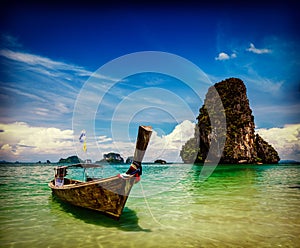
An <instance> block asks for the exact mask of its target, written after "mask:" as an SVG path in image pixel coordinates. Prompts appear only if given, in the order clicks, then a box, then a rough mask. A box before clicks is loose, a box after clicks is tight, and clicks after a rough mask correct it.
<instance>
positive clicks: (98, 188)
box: [49, 126, 152, 220]
mask: <svg viewBox="0 0 300 248" xmlns="http://www.w3.org/2000/svg"><path fill="white" fill-rule="evenodd" d="M151 133H152V128H151V127H150V126H140V127H139V131H138V137H137V141H136V149H135V152H134V159H133V163H132V164H131V166H130V168H129V169H128V171H127V172H126V173H123V174H119V175H116V176H112V177H109V178H103V179H91V178H89V179H88V180H87V181H79V180H73V179H69V178H66V175H67V169H68V168H69V166H59V167H56V168H55V178H54V179H53V180H52V181H51V182H49V187H50V188H51V189H52V192H53V194H54V195H55V196H57V197H58V198H59V199H61V200H62V201H65V202H68V203H70V204H73V205H75V206H80V207H84V208H89V209H93V210H97V211H99V212H101V213H103V214H105V215H107V216H109V217H111V218H113V219H116V220H119V218H120V216H121V214H122V211H123V208H124V206H125V204H126V201H127V198H128V196H129V193H130V191H131V188H132V186H133V185H134V184H135V183H136V182H138V181H139V180H140V175H141V174H142V165H141V162H142V160H143V157H144V154H145V151H146V149H147V146H148V143H149V140H150V136H151ZM97 166H99V165H95V164H76V165H73V167H81V168H83V169H86V168H91V167H97Z"/></svg>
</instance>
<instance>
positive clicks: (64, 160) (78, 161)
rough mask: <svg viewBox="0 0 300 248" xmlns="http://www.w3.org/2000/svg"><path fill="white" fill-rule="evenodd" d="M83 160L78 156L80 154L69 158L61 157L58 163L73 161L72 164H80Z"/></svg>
mask: <svg viewBox="0 0 300 248" xmlns="http://www.w3.org/2000/svg"><path fill="white" fill-rule="evenodd" d="M82 162H83V160H81V159H80V158H78V156H70V157H68V158H61V159H60V160H59V161H58V163H60V164H61V163H72V164H78V163H82Z"/></svg>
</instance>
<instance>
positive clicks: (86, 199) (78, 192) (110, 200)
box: [49, 176, 135, 220]
mask: <svg viewBox="0 0 300 248" xmlns="http://www.w3.org/2000/svg"><path fill="white" fill-rule="evenodd" d="M134 183H135V178H129V179H123V178H121V177H118V176H114V177H110V178H105V179H99V180H94V181H90V182H81V181H77V180H70V179H67V178H65V184H64V186H60V187H57V186H55V183H54V180H52V181H51V182H50V183H49V187H50V188H51V189H52V192H53V194H54V195H55V196H57V197H58V198H59V199H60V200H62V201H64V202H67V203H70V204H72V205H75V206H79V207H84V208H88V209H93V210H96V211H99V212H101V213H103V214H105V215H107V216H109V217H111V218H113V219H116V220H119V218H120V216H121V214H122V211H123V208H124V206H125V204H126V201H127V198H128V195H129V193H130V191H131V188H132V186H133V185H134Z"/></svg>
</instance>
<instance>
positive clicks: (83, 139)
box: [79, 130, 87, 152]
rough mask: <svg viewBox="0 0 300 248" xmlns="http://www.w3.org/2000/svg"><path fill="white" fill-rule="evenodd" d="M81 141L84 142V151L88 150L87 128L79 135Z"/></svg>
mask: <svg viewBox="0 0 300 248" xmlns="http://www.w3.org/2000/svg"><path fill="white" fill-rule="evenodd" d="M79 142H80V143H83V147H82V150H83V151H84V152H86V150H87V148H86V132H85V130H82V131H81V134H80V136H79Z"/></svg>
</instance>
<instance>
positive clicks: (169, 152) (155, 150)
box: [145, 120, 195, 162]
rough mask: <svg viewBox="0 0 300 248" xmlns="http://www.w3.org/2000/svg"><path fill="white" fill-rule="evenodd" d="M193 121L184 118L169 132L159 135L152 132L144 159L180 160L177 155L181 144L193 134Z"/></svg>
mask: <svg viewBox="0 0 300 248" xmlns="http://www.w3.org/2000/svg"><path fill="white" fill-rule="evenodd" d="M194 131H195V123H192V122H191V121H188V120H185V121H183V122H181V123H180V124H178V125H177V126H176V127H175V128H174V129H173V131H172V132H171V133H169V134H167V135H162V136H159V135H158V134H157V132H155V131H154V132H153V134H152V136H151V140H150V143H149V146H148V150H147V152H146V155H145V161H154V160H156V159H164V160H167V161H168V162H175V161H177V162H181V158H180V156H179V153H180V150H181V148H182V146H183V145H184V144H185V143H186V141H187V140H189V139H190V138H192V137H193V136H194Z"/></svg>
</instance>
